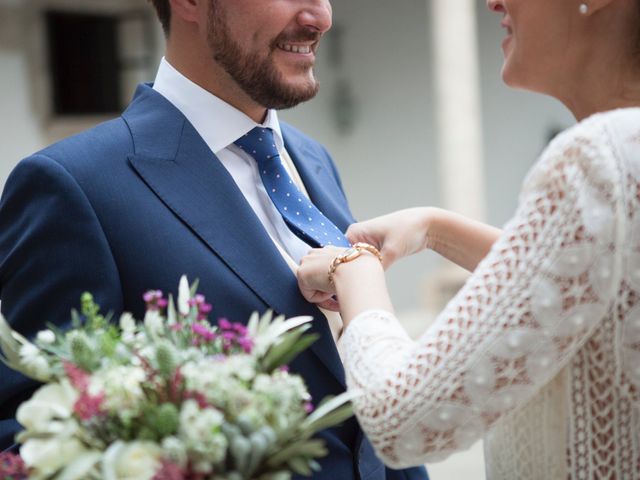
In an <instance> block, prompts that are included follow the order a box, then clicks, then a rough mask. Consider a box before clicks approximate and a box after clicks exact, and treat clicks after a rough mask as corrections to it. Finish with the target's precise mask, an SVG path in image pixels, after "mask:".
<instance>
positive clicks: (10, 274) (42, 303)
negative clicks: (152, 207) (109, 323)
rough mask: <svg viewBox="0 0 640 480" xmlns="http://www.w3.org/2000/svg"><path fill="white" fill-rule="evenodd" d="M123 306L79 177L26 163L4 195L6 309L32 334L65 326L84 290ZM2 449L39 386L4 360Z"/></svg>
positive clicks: (0, 276)
mask: <svg viewBox="0 0 640 480" xmlns="http://www.w3.org/2000/svg"><path fill="white" fill-rule="evenodd" d="M85 291H89V292H91V293H93V295H94V297H95V298H96V300H97V302H98V303H99V304H102V305H105V307H106V306H108V308H109V309H114V310H115V311H120V310H121V309H122V292H121V287H120V281H119V276H118V270H117V266H116V264H115V261H114V258H113V255H112V253H111V250H110V248H109V244H108V242H107V238H106V237H105V234H104V232H103V230H102V228H101V225H100V222H99V219H98V217H97V215H96V213H95V211H94V210H93V208H92V206H91V203H90V201H89V199H88V198H87V196H86V195H85V193H84V192H83V190H82V189H81V188H80V186H79V184H78V183H77V181H76V180H75V179H74V178H73V177H72V175H71V174H70V173H69V172H68V171H67V170H66V169H65V168H64V167H63V166H62V165H61V164H60V163H58V162H56V161H55V160H52V159H51V158H48V157H46V156H44V155H35V156H33V157H30V158H28V159H26V160H23V161H22V162H21V163H20V164H19V165H18V166H17V167H16V169H15V170H14V171H13V172H12V174H11V175H10V177H9V179H8V180H7V184H6V187H5V191H4V192H3V196H2V199H1V200H0V298H1V300H2V302H1V304H0V306H1V309H2V314H3V315H4V316H5V318H6V319H7V320H8V321H9V323H10V324H11V325H12V326H13V328H15V329H16V330H18V331H19V332H21V333H22V334H23V335H25V336H27V337H32V336H34V335H35V334H36V333H37V332H38V331H39V330H42V329H44V328H46V324H47V323H54V324H56V325H58V326H62V327H64V326H66V325H67V324H68V323H69V320H70V310H71V309H72V308H77V307H78V306H79V301H80V295H81V293H82V292H85ZM0 378H1V379H2V381H1V382H0V449H2V448H4V447H7V446H8V444H10V443H11V442H12V436H13V434H14V433H15V430H16V428H17V424H16V423H15V421H14V420H13V416H14V414H15V409H16V408H17V406H18V405H19V403H20V402H22V401H24V400H25V399H26V398H27V397H28V396H29V395H30V394H31V392H32V391H33V389H34V388H35V386H36V385H35V384H34V383H33V382H31V381H30V380H28V379H26V378H24V377H22V376H21V375H18V374H16V373H15V372H11V371H9V370H8V369H7V368H6V367H5V366H4V365H0Z"/></svg>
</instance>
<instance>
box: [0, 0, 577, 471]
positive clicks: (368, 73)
mask: <svg viewBox="0 0 640 480" xmlns="http://www.w3.org/2000/svg"><path fill="white" fill-rule="evenodd" d="M333 7H334V28H333V29H332V30H331V32H330V33H328V34H327V35H326V37H325V39H324V40H323V44H322V47H321V50H320V52H319V59H318V60H319V61H318V66H317V75H318V77H319V79H320V81H321V84H322V87H321V91H320V94H319V95H318V96H317V98H316V99H314V100H313V101H311V102H309V103H307V104H305V105H301V106H299V107H297V108H295V109H293V110H290V111H286V112H282V114H281V116H282V118H283V119H284V120H286V121H288V122H290V123H293V124H294V125H295V126H297V127H298V128H300V129H301V130H303V131H305V132H306V133H308V134H309V135H311V136H312V137H314V138H316V139H317V140H319V141H320V142H322V143H323V144H325V145H326V146H327V148H328V149H329V151H330V152H331V153H332V154H333V156H334V159H335V161H336V163H337V165H338V167H339V169H340V171H341V174H342V179H343V183H344V186H345V189H346V191H347V194H348V196H349V198H350V202H351V207H352V210H353V213H354V215H355V216H356V218H358V219H361V220H362V219H367V218H370V217H373V216H376V215H380V214H384V213H387V212H390V211H393V210H397V209H401V208H406V207H410V206H416V205H435V206H440V207H445V208H450V209H453V210H456V211H459V212H461V213H464V214H467V215H470V216H472V217H474V218H477V219H480V220H485V221H488V222H490V223H491V224H494V225H496V226H500V225H502V224H503V223H504V222H505V221H506V220H508V218H509V217H510V215H511V214H512V213H513V211H514V209H515V207H516V203H517V195H518V191H519V188H520V185H521V182H522V180H523V178H524V176H525V174H526V172H527V170H528V169H529V168H530V166H531V165H532V164H533V162H534V161H535V159H536V157H537V156H538V155H539V154H540V153H541V151H542V150H543V148H544V146H545V145H546V144H547V143H548V141H549V140H550V139H551V138H552V137H553V136H554V135H555V134H556V133H558V131H560V130H562V129H564V128H566V127H568V126H570V125H571V124H572V123H573V119H572V118H571V117H570V115H569V114H568V113H567V112H566V111H565V110H564V108H563V107H562V106H561V105H560V104H558V103H557V102H556V101H555V100H552V99H549V98H545V97H542V96H540V95H535V94H531V93H527V92H520V91H512V90H509V89H507V88H506V87H505V86H504V85H503V84H502V82H501V79H500V68H501V65H502V52H501V48H500V43H501V40H502V38H503V37H504V33H503V31H502V29H501V28H500V18H499V17H498V16H497V15H495V14H492V13H490V12H489V11H487V9H486V6H485V3H484V1H479V0H402V1H401V2H389V1H386V0H349V1H345V2H338V1H335V2H333ZM163 48H164V39H163V36H162V33H161V30H160V27H159V24H158V22H157V21H156V18H155V14H154V12H153V10H152V9H151V7H150V6H148V4H147V2H146V1H145V0H83V1H82V2H78V1H77V0H0V112H1V113H0V152H1V156H0V187H1V186H2V185H4V182H5V180H6V178H7V176H8V175H9V173H10V171H11V170H12V168H13V167H14V166H15V165H16V163H17V162H18V161H19V160H20V159H21V158H23V157H25V156H26V155H28V154H30V153H32V152H34V151H36V150H38V149H40V148H42V147H44V146H45V145H47V144H49V143H51V142H54V141H56V140H58V139H60V138H63V137H65V136H68V135H71V134H73V133H76V132H78V131H81V130H84V129H86V128H88V127H90V126H92V125H94V124H96V123H98V122H101V121H104V120H106V119H109V118H112V117H114V116H117V115H118V112H120V111H121V110H122V109H123V108H124V107H125V106H126V105H127V104H128V102H129V100H130V98H131V95H132V93H133V90H134V89H135V86H136V85H137V84H138V83H139V82H144V81H147V82H148V81H152V80H153V78H154V76H155V71H156V68H157V65H158V62H159V59H160V58H161V56H162V52H163ZM463 281H464V273H462V272H460V271H458V270H456V269H453V268H451V267H450V266H448V265H446V264H444V262H442V261H440V260H439V259H438V258H436V256H435V255H433V254H431V255H430V254H423V255H422V256H419V257H415V258H412V259H410V260H404V261H402V262H400V263H399V264H397V265H395V266H394V267H393V268H392V269H391V270H390V272H389V282H390V287H391V290H392V295H393V298H394V301H395V303H396V307H397V310H398V313H399V316H400V317H401V319H402V320H403V322H404V323H405V325H406V327H407V328H408V330H409V331H410V332H411V333H412V334H413V335H416V336H417V335H419V334H420V333H421V332H423V331H424V330H425V329H426V328H427V327H428V325H429V323H430V322H431V321H432V320H433V319H434V318H435V317H436V315H437V312H438V311H439V309H440V308H442V306H443V305H444V303H446V301H447V300H448V299H450V298H451V296H452V295H453V294H454V293H455V291H456V290H457V289H458V288H459V287H460V285H461V284H462V282H463ZM429 468H430V471H431V474H432V478H433V479H434V480H444V479H467V478H468V479H483V478H484V467H483V463H482V453H481V444H480V443H478V444H476V445H475V446H474V447H473V448H472V449H471V450H470V451H468V452H463V453H461V454H458V455H454V456H453V457H451V458H450V459H449V460H447V461H445V462H443V463H441V464H436V465H433V466H429Z"/></svg>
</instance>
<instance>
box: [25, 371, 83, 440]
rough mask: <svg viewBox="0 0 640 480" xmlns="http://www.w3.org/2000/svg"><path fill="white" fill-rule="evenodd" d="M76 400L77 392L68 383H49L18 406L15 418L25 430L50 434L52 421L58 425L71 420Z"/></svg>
mask: <svg viewBox="0 0 640 480" xmlns="http://www.w3.org/2000/svg"><path fill="white" fill-rule="evenodd" d="M77 399H78V392H76V390H75V389H74V388H73V387H72V386H71V384H70V383H69V382H68V381H66V380H65V381H63V382H61V383H50V384H47V385H44V386H43V387H40V388H39V389H38V390H37V391H36V393H34V394H33V396H32V397H31V398H30V399H29V400H27V401H26V402H24V403H23V404H22V405H20V407H19V408H18V411H17V413H16V418H17V420H18V422H20V424H21V425H22V426H24V427H25V428H26V429H27V430H32V431H36V432H50V431H51V427H52V421H53V419H56V421H57V422H58V423H59V422H60V421H64V420H67V419H70V420H71V415H72V413H73V406H74V404H75V402H76V400H77ZM72 421H73V420H72ZM73 422H75V421H73Z"/></svg>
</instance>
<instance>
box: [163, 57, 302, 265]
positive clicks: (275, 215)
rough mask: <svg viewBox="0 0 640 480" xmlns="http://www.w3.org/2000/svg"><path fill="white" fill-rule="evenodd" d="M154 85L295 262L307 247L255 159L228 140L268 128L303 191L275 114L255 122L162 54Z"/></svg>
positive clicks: (277, 243) (297, 261) (287, 167)
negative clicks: (286, 218)
mask: <svg viewBox="0 0 640 480" xmlns="http://www.w3.org/2000/svg"><path fill="white" fill-rule="evenodd" d="M153 89H154V90H156V91H157V92H158V93H160V94H161V95H162V96H164V97H165V98H166V99H167V100H169V101H170V102H171V103H172V104H173V105H174V106H175V107H176V108H177V109H178V110H180V112H182V114H183V115H184V116H185V117H186V118H187V120H189V122H190V123H191V125H193V127H194V128H195V129H196V131H197V132H198V133H199V134H200V136H201V137H202V138H203V139H204V141H205V142H206V144H207V145H208V146H209V148H210V149H211V151H212V152H213V153H214V154H215V155H216V156H217V157H218V159H220V162H222V164H223V165H224V167H225V168H226V169H227V170H228V171H229V173H230V174H231V176H232V177H233V179H234V181H235V182H236V184H237V185H238V188H239V189H240V191H241V192H242V194H243V195H244V197H245V198H246V199H247V202H248V203H249V205H250V206H251V208H252V209H253V211H254V212H255V214H256V216H257V217H258V219H259V220H260V222H261V223H262V225H263V226H264V228H265V230H266V231H267V233H268V234H269V236H270V237H271V239H272V240H273V241H274V243H275V244H276V245H277V246H278V247H279V248H280V249H284V251H285V252H286V253H287V254H288V255H289V256H290V257H291V259H293V260H294V262H295V263H296V264H299V263H300V259H301V258H302V257H304V256H305V255H306V254H307V253H308V252H309V250H310V249H311V247H310V246H309V245H308V244H307V243H305V242H304V241H303V240H302V239H300V238H299V237H298V236H296V235H295V234H294V233H293V232H292V231H291V230H290V229H289V227H288V226H287V224H286V223H285V221H284V220H283V218H282V215H280V213H279V212H278V210H277V209H276V207H275V205H274V204H273V202H272V201H271V198H270V197H269V194H268V193H267V191H266V190H265V188H264V185H263V184H262V179H261V178H260V173H259V171H258V164H257V162H256V161H255V160H254V159H253V158H252V157H251V156H250V155H248V154H247V153H245V152H243V151H242V150H240V148H238V147H237V146H236V145H234V143H233V142H235V141H236V140H237V139H239V138H240V137H242V136H243V135H245V134H247V133H249V132H250V131H251V130H252V129H254V128H255V127H258V126H261V127H265V128H270V129H272V130H273V134H274V137H275V141H276V147H277V148H278V152H279V153H280V155H281V158H282V160H283V164H284V166H285V168H286V169H287V171H288V172H289V174H290V175H291V177H292V178H293V180H294V181H295V183H296V184H297V186H298V188H299V189H301V190H302V191H303V192H304V193H305V194H306V192H305V191H304V186H303V185H302V182H301V180H300V177H299V175H298V173H297V172H296V171H295V166H294V165H293V162H291V159H290V158H289V156H288V154H287V152H286V151H285V149H284V141H283V139H282V132H281V130H280V123H279V121H278V114H277V112H276V111H275V110H269V111H268V113H267V117H266V119H265V121H264V123H263V124H262V125H258V124H257V123H256V122H254V121H253V120H252V119H251V118H249V117H248V116H247V115H245V114H244V113H242V112H241V111H240V110H238V109H236V108H235V107H232V106H231V105H229V104H228V103H226V102H224V101H223V100H221V99H219V98H218V97H216V96H215V95H213V94H212V93H210V92H208V91H207V90H205V89H203V88H202V87H200V86H198V85H196V84H195V83H193V82H192V81H191V80H189V79H188V78H187V77H185V76H184V75H182V74H181V73H180V72H178V71H177V70H176V69H175V68H174V67H173V66H171V64H170V63H169V62H168V61H167V60H166V59H165V58H163V59H162V61H161V62H160V67H159V68H158V73H157V75H156V79H155V82H154V85H153Z"/></svg>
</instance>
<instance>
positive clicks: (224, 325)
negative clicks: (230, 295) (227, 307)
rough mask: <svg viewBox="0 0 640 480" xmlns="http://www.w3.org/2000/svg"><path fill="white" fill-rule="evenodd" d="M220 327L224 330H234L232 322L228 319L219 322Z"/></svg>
mask: <svg viewBox="0 0 640 480" xmlns="http://www.w3.org/2000/svg"><path fill="white" fill-rule="evenodd" d="M218 325H219V326H220V328H221V329H222V330H231V328H233V327H232V326H231V322H230V321H229V320H227V319H226V318H221V319H220V320H218Z"/></svg>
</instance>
